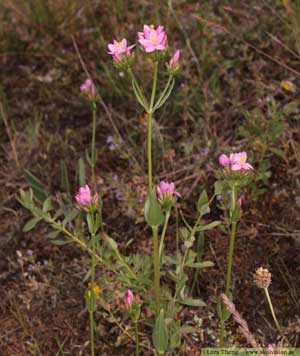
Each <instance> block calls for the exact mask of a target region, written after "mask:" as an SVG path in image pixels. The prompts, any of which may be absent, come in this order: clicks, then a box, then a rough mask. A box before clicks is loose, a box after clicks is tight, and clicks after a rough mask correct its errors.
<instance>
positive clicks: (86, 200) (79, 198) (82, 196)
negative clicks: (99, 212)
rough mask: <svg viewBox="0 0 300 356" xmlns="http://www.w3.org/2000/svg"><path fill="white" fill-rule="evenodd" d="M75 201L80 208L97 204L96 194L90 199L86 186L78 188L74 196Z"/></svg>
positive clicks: (90, 195)
mask: <svg viewBox="0 0 300 356" xmlns="http://www.w3.org/2000/svg"><path fill="white" fill-rule="evenodd" d="M75 199H76V202H77V204H79V205H82V206H87V205H89V204H91V203H95V204H96V205H97V204H98V202H99V197H98V194H97V193H96V194H95V195H94V196H93V197H92V194H91V190H90V187H89V186H88V185H87V184H86V185H85V186H83V187H80V188H79V191H78V193H77V194H76V196H75Z"/></svg>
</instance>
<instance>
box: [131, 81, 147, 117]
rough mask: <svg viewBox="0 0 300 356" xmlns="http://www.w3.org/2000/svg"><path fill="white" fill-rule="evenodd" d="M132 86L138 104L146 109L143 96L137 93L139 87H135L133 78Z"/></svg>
mask: <svg viewBox="0 0 300 356" xmlns="http://www.w3.org/2000/svg"><path fill="white" fill-rule="evenodd" d="M131 83H132V88H133V91H134V95H135V96H136V98H137V101H138V102H139V103H140V105H141V106H142V107H143V108H144V109H145V110H146V111H148V108H147V106H146V103H145V101H144V98H143V97H142V96H141V94H140V93H139V89H138V88H137V86H136V84H135V82H134V80H132V82H131Z"/></svg>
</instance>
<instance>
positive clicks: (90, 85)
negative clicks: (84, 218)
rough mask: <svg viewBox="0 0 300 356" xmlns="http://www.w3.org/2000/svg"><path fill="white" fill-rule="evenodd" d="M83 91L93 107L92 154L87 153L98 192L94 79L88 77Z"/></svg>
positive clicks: (94, 186)
mask: <svg viewBox="0 0 300 356" xmlns="http://www.w3.org/2000/svg"><path fill="white" fill-rule="evenodd" d="M80 91H81V93H82V94H83V95H84V96H85V98H86V99H87V100H88V101H89V102H90V105H91V108H92V141H91V156H89V155H88V153H87V155H86V156H87V161H88V163H89V165H90V167H91V171H92V182H93V191H94V194H95V193H96V188H97V187H96V175H95V166H96V159H97V158H96V156H97V152H96V121H97V104H96V100H97V94H96V87H95V84H94V82H93V81H92V79H90V78H88V79H87V80H86V81H85V82H84V83H83V84H82V85H81V86H80Z"/></svg>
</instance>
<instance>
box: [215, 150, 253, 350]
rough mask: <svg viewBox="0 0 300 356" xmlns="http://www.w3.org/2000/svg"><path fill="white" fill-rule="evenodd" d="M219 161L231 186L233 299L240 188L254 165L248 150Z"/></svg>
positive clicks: (228, 275)
mask: <svg viewBox="0 0 300 356" xmlns="http://www.w3.org/2000/svg"><path fill="white" fill-rule="evenodd" d="M219 163H220V164H221V166H223V170H222V175H223V177H224V182H225V184H226V185H227V186H229V187H230V191H231V199H230V209H229V211H230V225H231V233H230V242H229V251H228V262H227V273H226V287H225V295H226V297H227V298H228V299H229V300H231V294H230V287H231V278H232V265H233V256H234V246H235V236H236V229H237V224H238V222H239V219H240V204H241V203H239V201H240V199H239V189H240V187H241V186H244V185H246V184H247V183H248V181H249V175H248V171H250V170H252V169H253V167H252V165H251V164H250V163H248V162H247V154H246V152H238V153H232V154H231V155H230V156H229V157H228V156H226V155H225V154H222V155H221V156H220V157H219ZM225 308H226V306H225V305H224V304H223V305H222V306H221V318H220V319H221V329H220V342H219V347H223V345H224V333H225V321H226V318H225V313H226V309H225Z"/></svg>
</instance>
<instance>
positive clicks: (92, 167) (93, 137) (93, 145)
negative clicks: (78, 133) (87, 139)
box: [91, 101, 97, 194]
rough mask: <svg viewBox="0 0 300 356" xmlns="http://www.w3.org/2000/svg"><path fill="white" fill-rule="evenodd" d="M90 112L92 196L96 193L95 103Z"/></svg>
mask: <svg viewBox="0 0 300 356" xmlns="http://www.w3.org/2000/svg"><path fill="white" fill-rule="evenodd" d="M92 112H93V128H92V147H91V169H92V180H93V190H94V192H93V193H94V194H95V193H96V192H97V184H96V175H95V166H96V147H95V146H96V118H97V117H96V114H97V105H96V102H95V101H93V103H92Z"/></svg>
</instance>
